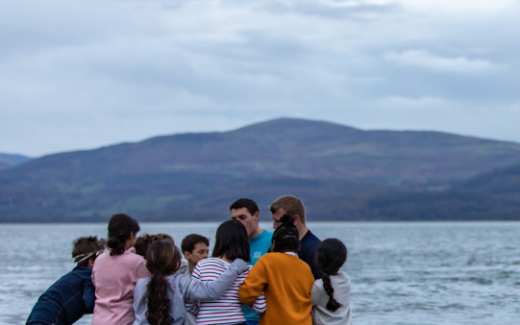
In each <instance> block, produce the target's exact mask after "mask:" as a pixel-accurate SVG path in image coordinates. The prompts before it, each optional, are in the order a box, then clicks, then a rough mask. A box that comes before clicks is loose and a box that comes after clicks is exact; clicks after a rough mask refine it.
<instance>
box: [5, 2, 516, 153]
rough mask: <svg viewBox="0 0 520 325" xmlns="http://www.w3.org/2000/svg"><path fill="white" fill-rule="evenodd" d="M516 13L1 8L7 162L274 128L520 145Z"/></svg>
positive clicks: (366, 5) (332, 6)
mask: <svg viewBox="0 0 520 325" xmlns="http://www.w3.org/2000/svg"><path fill="white" fill-rule="evenodd" d="M519 40H520V3H519V2H518V1H516V0H493V1H492V0H472V1H471V0H456V1H453V0H396V1H387V0H347V1H341V0H328V1H325V0H262V1H259V0H248V1H239V0H205V1H199V0H182V1H181V0H170V1H152V0H143V1H123V0H119V1H115V0H102V1H95V0H89V1H81V0H79V1H70V0H67V1H65V0H46V1H41V0H34V1H29V0H16V1H1V2H0V139H1V141H0V152H10V153H22V154H27V155H33V156H36V155H43V154H47V153H54V152H60V151H65V150H74V149H83V148H95V147H98V146H101V145H107V144H113V143H118V142H122V141H136V140H141V139H144V138H147V137H150V136H154V135H160V134H172V133H179V132H188V131H190V132H198V131H215V130H229V129H234V128H237V127H241V126H244V125H247V124H250V123H254V122H259V121H264V120H267V119H272V118H277V117H302V118H309V119H321V120H327V121H333V122H338V123H342V124H345V125H350V126H354V127H358V128H362V129H393V130H403V129H413V130H439V131H447V132H454V133H460V134H467V135H475V136H480V137H488V138H494V139H505V140H512V141H517V142H520V55H519V53H520V41H519Z"/></svg>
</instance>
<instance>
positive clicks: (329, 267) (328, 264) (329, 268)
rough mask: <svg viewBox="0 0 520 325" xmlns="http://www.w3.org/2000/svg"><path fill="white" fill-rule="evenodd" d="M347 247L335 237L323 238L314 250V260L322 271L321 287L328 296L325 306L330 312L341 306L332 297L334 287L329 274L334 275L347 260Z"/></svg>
mask: <svg viewBox="0 0 520 325" xmlns="http://www.w3.org/2000/svg"><path fill="white" fill-rule="evenodd" d="M347 255H348V251H347V247H345V245H344V244H343V243H342V242H341V240H339V239H336V238H329V239H325V240H324V241H322V242H321V243H320V245H319V246H318V248H317V250H316V261H317V262H318V266H319V267H320V269H321V270H322V271H323V277H322V281H323V289H325V292H326V293H327V295H328V296H329V301H328V302H327V306H326V308H327V309H328V310H330V311H332V312H334V311H336V310H338V308H339V307H341V306H343V305H342V304H340V303H339V302H338V301H337V300H336V299H334V288H333V287H332V283H331V281H330V276H331V275H335V274H336V273H337V272H338V271H339V269H340V268H341V267H342V266H343V264H345V261H346V260H347Z"/></svg>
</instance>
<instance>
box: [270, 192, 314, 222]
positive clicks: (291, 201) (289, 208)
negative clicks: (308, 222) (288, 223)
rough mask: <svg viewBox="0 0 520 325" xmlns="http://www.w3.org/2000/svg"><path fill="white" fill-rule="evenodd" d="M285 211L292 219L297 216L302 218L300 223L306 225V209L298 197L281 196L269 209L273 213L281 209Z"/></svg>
mask: <svg viewBox="0 0 520 325" xmlns="http://www.w3.org/2000/svg"><path fill="white" fill-rule="evenodd" d="M282 208H283V209H284V210H285V212H286V213H287V214H289V215H290V216H291V217H294V216H295V215H299V216H300V221H301V222H302V223H303V224H305V207H304V206H303V203H302V201H300V200H299V199H298V198H297V197H296V196H292V195H285V196H281V197H279V198H277V199H276V201H274V203H273V204H271V206H270V207H269V209H270V210H271V213H276V211H278V210H279V209H282Z"/></svg>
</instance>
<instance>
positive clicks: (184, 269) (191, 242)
mask: <svg viewBox="0 0 520 325" xmlns="http://www.w3.org/2000/svg"><path fill="white" fill-rule="evenodd" d="M181 249H182V254H183V255H184V258H186V260H187V261H188V265H181V267H180V268H179V271H178V273H180V274H186V275H191V274H192V273H193V269H195V265H197V263H198V262H199V261H201V260H204V259H206V258H208V256H209V240H208V239H207V238H206V237H204V236H201V235H197V234H191V235H188V236H186V237H185V238H184V239H183V240H182V243H181Z"/></svg>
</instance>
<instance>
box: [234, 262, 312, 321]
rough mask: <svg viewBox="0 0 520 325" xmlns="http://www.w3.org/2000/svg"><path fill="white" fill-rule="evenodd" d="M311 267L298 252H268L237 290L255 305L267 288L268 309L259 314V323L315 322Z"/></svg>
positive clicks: (241, 297) (242, 299)
mask: <svg viewBox="0 0 520 325" xmlns="http://www.w3.org/2000/svg"><path fill="white" fill-rule="evenodd" d="M313 284H314V276H313V275H312V272H311V268H310V267H309V266H308V265H307V263H305V262H304V261H302V260H300V259H299V258H298V257H296V256H292V255H289V254H285V253H268V254H265V255H264V256H262V257H261V258H260V259H259V260H258V261H257V262H256V264H255V266H254V267H253V268H252V269H251V271H249V275H248V276H247V278H246V279H245V280H244V283H243V284H242V286H241V287H240V289H239V291H238V294H239V296H240V300H241V301H242V302H243V303H244V304H246V305H248V306H252V305H253V303H254V302H255V299H256V297H258V296H259V295H260V294H261V293H262V291H264V292H265V302H266V305H267V306H266V312H265V313H264V314H260V323H259V324H260V325H276V324H280V325H293V324H298V325H312V317H311V310H312V296H311V289H312V285H313Z"/></svg>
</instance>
